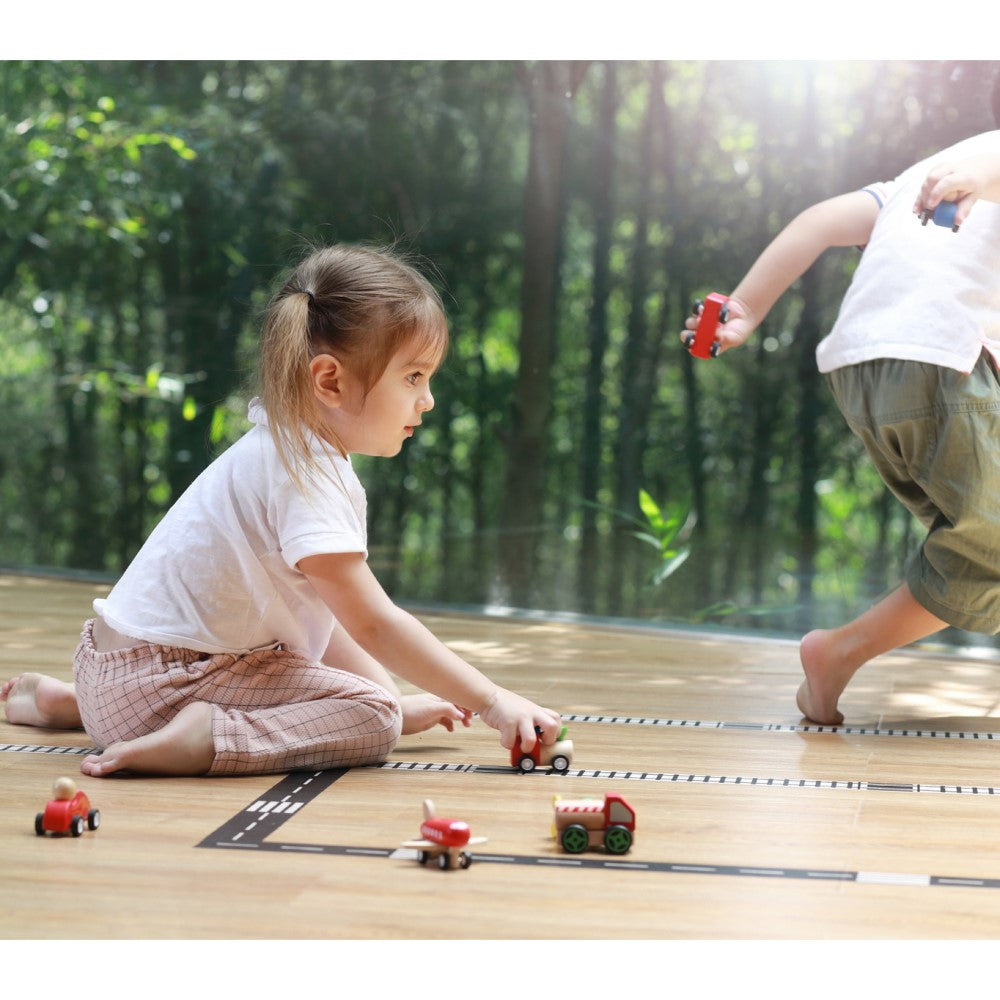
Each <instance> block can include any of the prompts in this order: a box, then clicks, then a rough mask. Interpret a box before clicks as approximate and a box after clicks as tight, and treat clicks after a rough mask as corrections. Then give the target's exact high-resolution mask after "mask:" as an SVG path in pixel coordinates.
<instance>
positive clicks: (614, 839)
mask: <svg viewBox="0 0 1000 1000" xmlns="http://www.w3.org/2000/svg"><path fill="white" fill-rule="evenodd" d="M631 846H632V832H631V830H629V829H628V827H624V826H609V827H608V828H607V830H606V831H605V832H604V849H605V850H606V851H607V852H608V854H624V853H625V852H626V851H628V849H629V848H630V847H631Z"/></svg>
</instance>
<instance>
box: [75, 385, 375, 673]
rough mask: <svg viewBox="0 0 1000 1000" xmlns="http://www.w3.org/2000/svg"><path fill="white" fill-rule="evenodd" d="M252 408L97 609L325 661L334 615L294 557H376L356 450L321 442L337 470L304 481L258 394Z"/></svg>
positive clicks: (190, 645) (129, 624) (182, 641)
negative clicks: (302, 486) (309, 484)
mask: <svg viewBox="0 0 1000 1000" xmlns="http://www.w3.org/2000/svg"><path fill="white" fill-rule="evenodd" d="M249 418H250V420H251V421H252V422H253V423H254V425H255V426H254V427H253V428H251V430H249V431H248V432H247V433H246V434H245V435H244V436H243V437H242V438H241V439H240V440H239V441H237V442H236V444H234V445H233V446H232V447H231V448H229V449H228V450H227V451H225V452H224V453H223V454H222V455H221V456H219V458H217V459H216V460H215V461H214V462H213V463H212V464H211V465H210V466H209V467H208V468H207V469H205V471H204V472H202V473H201V475H200V476H198V478H197V479H196V480H195V481H194V482H193V483H192V484H191V485H190V486H189V487H188V489H187V490H186V491H185V492H184V494H183V495H182V496H181V497H180V498H179V499H178V500H177V502H176V503H175V504H174V505H173V507H171V508H170V510H169V511H168V512H167V513H166V515H165V516H164V517H163V519H162V520H161V521H160V523H159V524H158V525H157V526H156V527H155V528H154V529H153V531H152V533H151V534H150V536H149V538H148V539H147V540H146V543H145V544H144V545H143V546H142V548H141V549H140V551H139V553H138V554H137V555H136V557H135V559H134V560H133V561H132V563H131V564H130V565H129V567H128V569H126V570H125V572H124V574H123V575H122V577H121V579H120V580H119V581H118V583H117V584H116V585H115V587H114V588H113V589H112V591H111V593H110V594H109V595H108V597H107V599H106V600H104V601H95V602H94V610H95V612H96V613H98V614H99V615H100V616H101V617H102V618H103V619H104V620H105V621H106V622H107V624H108V625H110V626H111V627H112V628H114V629H117V630H118V631H119V632H121V633H123V634H125V635H127V636H131V637H133V638H137V639H142V640H145V641H147V642H152V643H156V644H158V645H167V646H179V647H182V648H185V649H195V650H200V651H203V652H206V653H244V652H247V651H249V650H252V649H259V648H261V647H265V646H270V645H273V644H275V643H278V642H281V643H283V644H285V645H286V646H287V647H288V648H289V649H291V650H294V651H295V652H298V653H302V654H304V655H306V656H308V657H309V658H311V659H313V660H319V659H320V658H321V657H322V656H323V654H324V652H325V651H326V648H327V645H328V643H329V640H330V636H331V633H332V631H333V629H334V627H335V626H336V622H335V620H334V617H333V614H332V613H331V611H330V609H329V608H328V607H327V606H326V604H325V603H324V602H323V600H322V599H321V598H320V597H319V595H318V594H317V592H316V591H315V589H314V588H313V587H312V585H311V584H310V583H309V581H308V580H307V579H306V577H305V576H304V575H303V574H302V573H301V572H300V571H299V570H298V569H296V564H297V563H298V561H299V560H300V559H302V558H304V557H306V556H310V555H320V554H324V553H330V552H360V553H361V554H362V555H363V556H364V557H366V558H367V545H368V542H367V528H366V499H365V492H364V488H363V487H362V485H361V482H360V480H359V479H358V477H357V475H356V473H355V472H354V469H353V467H352V466H351V462H350V459H347V458H342V457H341V456H340V455H339V454H336V453H333V454H331V452H330V449H329V448H328V447H326V446H325V445H324V444H323V443H322V442H319V441H314V442H313V447H314V449H315V450H316V451H317V452H319V453H321V454H322V457H323V462H324V467H325V468H329V470H330V474H329V476H323V477H322V478H321V479H320V480H318V481H317V483H316V484H315V487H314V488H310V489H309V492H308V495H307V494H305V493H303V492H301V491H300V490H299V488H298V487H297V486H296V485H295V483H294V482H293V481H292V480H291V479H290V478H289V475H288V473H287V471H286V470H285V467H284V465H283V464H282V462H281V459H280V457H279V455H278V452H277V449H276V448H275V445H274V441H273V439H272V437H271V432H270V431H269V430H268V428H267V419H266V414H265V412H264V409H263V407H262V406H261V405H260V403H259V401H257V400H254V401H253V402H251V404H250V410H249Z"/></svg>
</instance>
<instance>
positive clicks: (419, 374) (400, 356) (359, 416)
mask: <svg viewBox="0 0 1000 1000" xmlns="http://www.w3.org/2000/svg"><path fill="white" fill-rule="evenodd" d="M439 360H440V359H439V358H437V357H430V356H426V357H420V356H414V354H413V349H412V345H411V346H410V347H404V348H403V349H402V350H400V351H398V352H397V353H396V354H395V355H394V356H393V357H392V358H391V359H390V361H389V364H388V366H387V367H386V370H385V371H384V372H383V373H382V377H381V378H380V379H379V380H378V381H377V382H376V383H375V385H374V386H372V388H371V390H370V391H369V393H368V395H367V396H365V395H364V392H363V390H362V387H361V385H360V383H359V382H358V381H357V379H355V378H353V377H352V376H351V374H350V372H349V371H348V370H346V369H341V372H342V375H341V386H342V391H341V396H340V402H339V405H338V406H337V407H336V408H334V409H332V410H329V411H328V417H327V419H328V421H329V423H330V425H331V427H332V429H333V430H334V432H335V433H336V434H337V437H338V438H339V440H340V441H341V442H342V443H343V445H344V448H345V450H346V451H347V452H348V454H358V455H375V456H381V457H391V456H393V455H398V454H399V451H400V449H401V448H402V447H403V442H404V441H406V439H407V438H410V437H412V436H413V432H414V428H416V427H419V426H420V423H421V420H422V419H423V415H424V414H425V413H426V412H427V411H428V410H430V409H433V407H434V397H433V396H432V395H431V377H432V376H433V375H434V373H435V372H436V371H437V366H438V364H439Z"/></svg>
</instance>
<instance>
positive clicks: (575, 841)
mask: <svg viewBox="0 0 1000 1000" xmlns="http://www.w3.org/2000/svg"><path fill="white" fill-rule="evenodd" d="M559 842H560V843H561V844H562V846H563V850H564V851H566V852H567V853H568V854H582V853H583V852H584V851H585V850H586V849H587V847H588V845H589V844H590V834H589V833H587V828H586V827H584V826H581V825H580V824H579V823H570V825H569V826H567V827H566V828H565V829H564V830H563V832H562V837H560V839H559Z"/></svg>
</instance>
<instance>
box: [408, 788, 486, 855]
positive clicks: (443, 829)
mask: <svg viewBox="0 0 1000 1000" xmlns="http://www.w3.org/2000/svg"><path fill="white" fill-rule="evenodd" d="M470 834H471V830H470V829H469V824H468V823H466V822H465V820H461V819H446V818H445V817H443V816H437V815H436V814H435V812H434V803H433V802H431V800H430V799H424V821H423V823H421V824H420V839H419V840H404V841H403V845H402V846H403V847H409V848H415V849H416V851H417V861H419V862H420V863H421V864H422V865H426V864H427V862H428V861H430V860H431V859H432V858H437V864H438V868H440V869H441V870H442V871H447V870H448V869H449V868H451V867H452V866H453V865H457V866H458V867H459V868H468V867H469V865H471V864H472V855H470V854H469V852H468V851H467V850H466V848H467V847H469V846H470V845H472V844H485V843H486V838H485V837H473V836H470Z"/></svg>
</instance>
